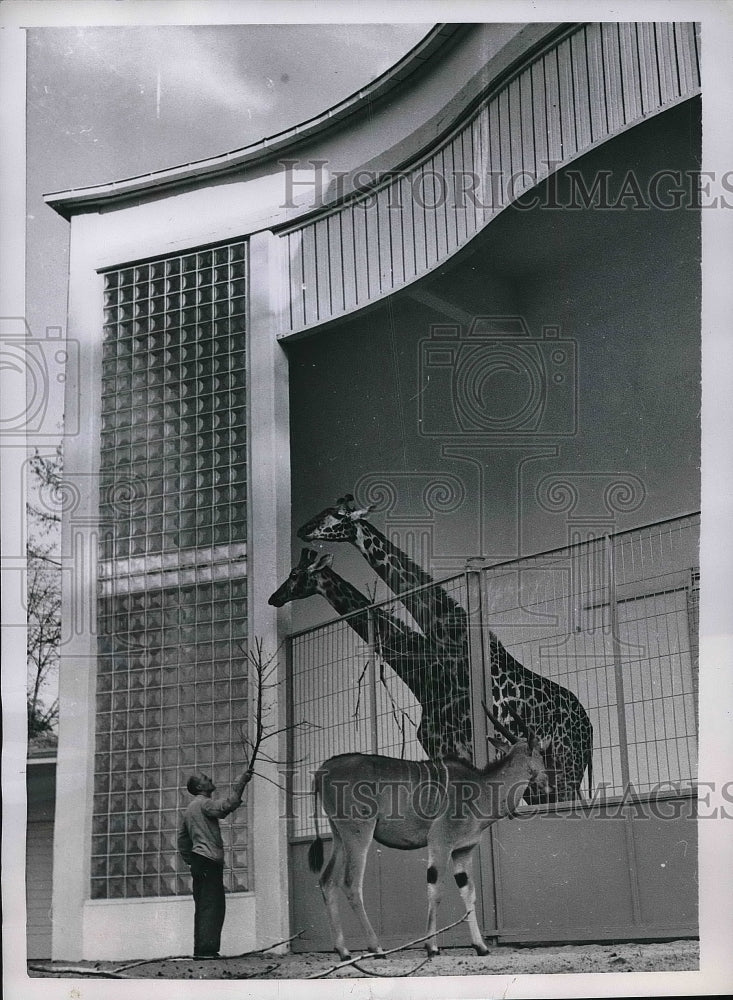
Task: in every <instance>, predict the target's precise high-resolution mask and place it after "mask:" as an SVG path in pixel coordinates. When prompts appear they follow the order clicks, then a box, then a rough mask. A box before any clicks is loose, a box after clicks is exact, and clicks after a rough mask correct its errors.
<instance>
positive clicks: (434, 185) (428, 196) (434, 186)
mask: <svg viewBox="0 0 733 1000" xmlns="http://www.w3.org/2000/svg"><path fill="white" fill-rule="evenodd" d="M437 172H438V168H437V164H436V158H435V157H434V156H431V158H430V159H429V160H428V162H427V163H426V165H425V172H424V177H425V184H424V186H423V188H422V192H423V202H424V205H425V261H426V264H427V266H428V267H429V268H430V267H434V266H435V265H436V264H437V263H438V259H439V258H438V216H439V214H440V209H439V208H436V202H437V200H438V198H439V184H438V182H437V181H436V173H437Z"/></svg>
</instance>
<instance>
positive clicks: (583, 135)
mask: <svg viewBox="0 0 733 1000" xmlns="http://www.w3.org/2000/svg"><path fill="white" fill-rule="evenodd" d="M570 51H571V53H572V55H571V70H572V74H573V98H574V103H575V132H576V136H577V141H578V146H577V148H578V150H581V149H585V148H586V146H589V145H590V144H591V143H592V142H593V130H592V128H591V119H590V93H589V90H588V49H587V46H586V39H585V29H583V30H582V31H579V32H578V33H577V34H575V35H573V36H572V38H571V39H570Z"/></svg>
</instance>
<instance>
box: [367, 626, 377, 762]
mask: <svg viewBox="0 0 733 1000" xmlns="http://www.w3.org/2000/svg"><path fill="white" fill-rule="evenodd" d="M367 644H368V651H367V656H368V660H367V663H368V667H367V674H368V676H369V682H368V683H369V726H370V731H371V737H372V738H371V752H372V753H379V732H378V729H377V663H376V656H375V650H374V646H375V643H374V609H373V608H369V609H368V610H367Z"/></svg>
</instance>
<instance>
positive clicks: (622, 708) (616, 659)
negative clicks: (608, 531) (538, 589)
mask: <svg viewBox="0 0 733 1000" xmlns="http://www.w3.org/2000/svg"><path fill="white" fill-rule="evenodd" d="M606 564H607V567H608V611H609V623H610V626H611V649H612V651H613V674H614V679H615V683H616V713H617V716H618V743H619V756H620V759H621V784H622V785H623V788H624V792H626V789H627V788H628V787H629V742H628V735H627V732H626V698H625V695H624V668H623V664H622V662H621V640H620V638H619V631H618V604H617V603H616V560H615V555H614V551H613V539H612V538H611V536H610V535H606Z"/></svg>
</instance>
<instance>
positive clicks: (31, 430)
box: [0, 316, 79, 439]
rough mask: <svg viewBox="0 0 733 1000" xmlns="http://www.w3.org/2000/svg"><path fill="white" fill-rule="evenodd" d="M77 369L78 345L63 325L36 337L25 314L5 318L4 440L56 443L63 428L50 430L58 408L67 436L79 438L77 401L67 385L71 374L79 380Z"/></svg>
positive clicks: (0, 340) (0, 329) (0, 427)
mask: <svg viewBox="0 0 733 1000" xmlns="http://www.w3.org/2000/svg"><path fill="white" fill-rule="evenodd" d="M78 370H79V345H78V343H77V342H76V341H75V340H72V339H70V338H68V337H65V336H64V333H63V330H62V328H61V327H60V326H49V327H46V331H45V336H43V337H34V336H33V335H32V333H31V330H30V327H29V326H28V323H27V322H26V321H25V319H24V318H23V317H22V316H4V317H0V371H1V372H2V375H3V384H4V392H3V406H2V409H1V410H0V437H9V436H18V435H24V436H31V437H33V438H34V439H38V438H46V437H49V438H54V439H57V438H58V435H59V431H58V428H57V427H55V426H49V416H50V415H51V414H52V413H53V411H54V409H56V408H57V409H58V412H59V414H61V412H62V411H63V420H64V434H65V435H69V434H77V433H78V431H79V407H78V401H77V400H76V399H75V398H74V394H73V393H65V384H66V381H67V379H69V378H70V376H72V374H73V376H74V381H76V378H75V376H76V375H77V373H78ZM64 397H65V398H64ZM55 404H56V405H55ZM62 404H63V405H62Z"/></svg>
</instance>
